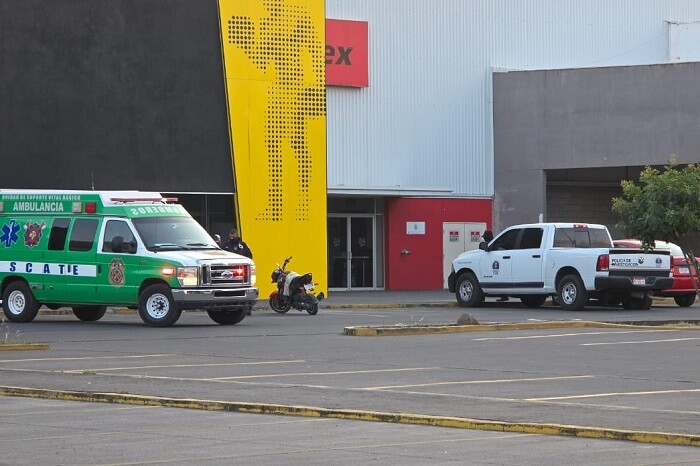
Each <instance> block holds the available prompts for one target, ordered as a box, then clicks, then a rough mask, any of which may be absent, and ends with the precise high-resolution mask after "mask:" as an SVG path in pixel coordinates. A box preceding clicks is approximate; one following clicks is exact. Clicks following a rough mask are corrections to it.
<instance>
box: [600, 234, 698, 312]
mask: <svg viewBox="0 0 700 466" xmlns="http://www.w3.org/2000/svg"><path fill="white" fill-rule="evenodd" d="M654 243H655V244H654V247H655V249H670V250H671V273H672V274H673V287H671V288H669V289H667V290H663V291H655V292H654V295H655V296H662V297H665V298H673V300H674V301H676V304H678V305H679V306H680V307H689V306H692V305H693V303H694V302H695V297H696V291H695V289H696V287H699V286H700V280H698V275H697V272H696V271H695V267H691V266H690V264H689V263H688V261H687V260H686V258H685V256H684V254H683V250H682V249H681V247H680V246H678V245H677V244H673V243H667V242H665V241H655V242H654ZM613 245H615V247H617V248H641V247H642V242H641V241H639V240H637V239H616V240H614V241H613ZM693 279H695V285H696V286H693Z"/></svg>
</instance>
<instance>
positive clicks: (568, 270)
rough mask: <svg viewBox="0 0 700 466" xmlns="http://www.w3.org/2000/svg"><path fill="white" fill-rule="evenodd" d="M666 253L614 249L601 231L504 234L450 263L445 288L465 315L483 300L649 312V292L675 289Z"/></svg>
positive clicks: (540, 226) (529, 229)
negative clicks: (595, 304) (591, 303)
mask: <svg viewBox="0 0 700 466" xmlns="http://www.w3.org/2000/svg"><path fill="white" fill-rule="evenodd" d="M670 272H671V259H670V256H669V253H668V251H653V252H645V251H643V250H641V249H632V248H620V249H616V248H613V243H612V239H611V237H610V233H609V232H608V230H607V228H606V227H605V226H604V225H596V224H578V223H533V224H526V225H515V226H512V227H510V228H508V229H506V230H504V231H503V232H502V233H501V234H500V235H498V236H497V237H496V238H494V239H493V240H492V241H491V242H490V243H488V244H487V243H485V242H484V243H481V244H480V245H479V249H478V250H475V251H468V252H465V253H462V254H460V255H459V256H458V257H457V258H456V259H455V260H454V261H453V262H452V273H451V274H450V276H449V278H448V288H449V290H450V291H451V292H454V293H455V295H456V297H457V302H458V303H459V304H460V305H461V306H463V307H472V306H476V305H479V304H481V303H482V302H483V301H484V298H485V297H487V296H512V297H517V298H520V300H521V301H522V303H523V304H524V305H525V306H527V307H539V306H541V305H542V304H543V303H544V302H545V300H546V299H547V298H548V297H549V296H554V297H555V300H556V301H557V302H558V303H559V304H560V305H561V307H562V308H563V309H565V310H581V309H583V308H584V307H585V306H586V304H587V302H588V300H589V299H591V298H593V299H598V300H600V301H602V302H604V303H606V304H610V305H613V304H614V305H617V304H622V305H623V307H625V308H626V309H649V308H650V307H651V302H652V299H651V292H652V291H659V290H664V289H667V288H670V287H671V286H673V277H671V276H670Z"/></svg>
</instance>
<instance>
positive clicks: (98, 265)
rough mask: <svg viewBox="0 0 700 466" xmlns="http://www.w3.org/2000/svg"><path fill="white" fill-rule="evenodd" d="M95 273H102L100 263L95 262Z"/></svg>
mask: <svg viewBox="0 0 700 466" xmlns="http://www.w3.org/2000/svg"><path fill="white" fill-rule="evenodd" d="M97 273H98V274H101V273H102V266H101V265H100V264H97Z"/></svg>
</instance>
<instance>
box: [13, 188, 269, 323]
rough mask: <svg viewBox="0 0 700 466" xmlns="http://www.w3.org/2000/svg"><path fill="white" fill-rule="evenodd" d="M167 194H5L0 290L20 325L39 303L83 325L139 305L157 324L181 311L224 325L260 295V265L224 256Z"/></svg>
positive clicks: (142, 313)
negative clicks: (113, 309) (111, 310)
mask: <svg viewBox="0 0 700 466" xmlns="http://www.w3.org/2000/svg"><path fill="white" fill-rule="evenodd" d="M176 200H177V199H166V198H164V197H163V196H162V195H161V194H160V193H152V192H140V191H109V192H106V191H103V192H99V191H64V190H60V191H59V190H42V191H33V190H2V189H0V292H1V295H0V296H2V307H3V311H4V313H5V316H6V317H7V319H9V320H10V321H12V322H30V321H31V320H33V319H34V317H36V315H37V312H38V310H39V307H40V306H41V305H44V306H47V307H49V308H52V309H57V308H59V307H71V308H72V309H73V313H74V314H75V315H76V317H78V318H79V319H80V320H83V321H95V320H98V319H100V318H101V317H102V316H103V315H104V314H105V311H106V309H107V306H126V307H131V308H137V309H138V312H139V315H140V316H141V319H143V321H144V322H145V323H146V324H148V325H151V326H154V327H166V326H170V325H173V324H174V323H175V322H176V321H177V320H178V318H179V317H180V313H181V312H182V310H183V309H205V310H206V311H207V313H208V314H209V317H211V319H212V320H213V321H214V322H216V323H219V324H222V325H231V324H236V323H238V322H240V321H241V320H243V319H244V318H245V316H246V314H247V313H248V311H249V310H250V309H251V307H252V306H253V304H254V303H255V302H256V301H257V299H258V289H257V288H256V287H255V279H256V277H255V264H254V263H253V261H252V260H250V259H248V258H247V257H243V256H240V255H238V254H234V253H231V252H228V251H224V250H222V249H220V248H219V246H218V245H217V244H216V243H215V242H214V240H213V239H212V238H211V236H210V235H209V234H208V233H207V232H206V230H204V228H202V227H201V226H200V225H199V223H197V222H196V221H195V220H194V219H193V218H192V217H191V216H190V215H189V214H188V213H187V211H186V210H185V209H184V208H183V207H182V206H180V205H177V204H171V203H170V202H173V201H176Z"/></svg>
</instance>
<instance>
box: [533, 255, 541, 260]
mask: <svg viewBox="0 0 700 466" xmlns="http://www.w3.org/2000/svg"><path fill="white" fill-rule="evenodd" d="M532 257H534V258H535V259H539V258H540V257H542V256H540V255H539V254H533V255H532Z"/></svg>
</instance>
